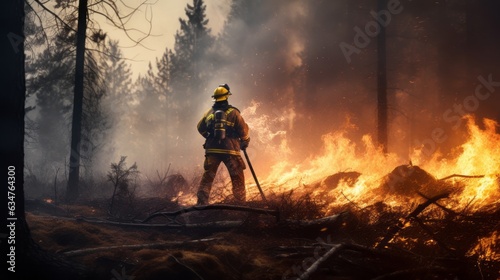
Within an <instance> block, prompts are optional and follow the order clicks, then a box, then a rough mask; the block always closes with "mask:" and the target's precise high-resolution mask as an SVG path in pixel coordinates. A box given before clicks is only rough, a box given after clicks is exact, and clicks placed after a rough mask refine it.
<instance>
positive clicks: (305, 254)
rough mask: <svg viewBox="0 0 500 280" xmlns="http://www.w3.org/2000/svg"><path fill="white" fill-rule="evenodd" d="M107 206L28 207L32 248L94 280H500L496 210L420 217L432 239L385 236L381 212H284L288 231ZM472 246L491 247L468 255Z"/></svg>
mask: <svg viewBox="0 0 500 280" xmlns="http://www.w3.org/2000/svg"><path fill="white" fill-rule="evenodd" d="M108 205H109V201H107V200H98V201H84V202H80V203H78V204H74V205H65V204H58V205H54V204H53V203H49V202H47V201H43V200H29V201H26V216H27V220H28V224H29V226H30V230H31V233H32V237H33V239H34V241H35V242H36V243H37V244H39V245H40V247H41V248H43V249H44V250H46V251H49V252H53V253H57V254H61V255H64V256H66V257H67V258H68V259H69V260H71V261H74V262H76V263H81V264H84V265H85V266H87V267H88V268H90V269H91V270H92V271H93V272H95V273H96V275H97V278H98V279H115V280H120V279H123V280H124V279H129V280H132V279H135V280H140V279H298V278H299V277H300V276H301V275H303V274H304V273H306V271H307V270H308V269H309V267H311V266H313V264H315V263H316V264H318V267H317V269H316V270H314V271H312V272H311V273H310V274H309V272H308V273H306V274H304V275H303V277H304V279H306V278H308V279H337V280H338V279H498V277H500V257H499V256H500V244H498V236H499V232H498V229H497V228H498V225H499V224H500V223H499V221H500V210H499V209H500V207H497V208H496V210H495V211H493V212H491V213H483V214H481V215H476V216H474V218H470V217H469V218H464V217H462V218H457V217H452V218H450V217H447V218H443V219H435V218H433V217H434V216H433V215H432V214H431V213H426V217H428V219H423V218H422V220H425V222H426V223H427V224H428V225H429V227H432V230H429V227H427V226H423V225H422V224H420V225H419V223H417V222H418V221H417V222H415V221H413V222H412V224H411V225H408V224H406V225H403V226H402V227H400V228H396V230H395V231H394V229H395V227H394V226H395V225H397V224H398V221H400V220H401V219H402V218H403V217H404V216H405V214H402V213H398V212H393V211H391V210H390V209H389V208H387V207H386V206H385V205H384V204H383V203H380V204H378V205H374V206H373V207H370V208H367V209H363V210H360V209H349V208H345V209H339V212H338V213H332V214H331V215H332V216H331V217H333V219H328V220H326V221H324V222H319V223H307V222H306V223H304V222H302V223H301V222H300V221H312V220H314V218H321V217H318V212H317V209H313V208H314V205H313V204H311V203H309V204H307V203H303V204H302V206H301V205H298V204H295V206H297V208H295V209H292V210H293V211H299V210H298V209H301V210H300V211H303V213H302V216H300V215H299V216H296V218H303V219H295V220H294V221H292V220H291V219H286V218H294V217H292V215H288V216H287V217H281V218H280V220H279V221H278V220H277V219H276V217H274V216H270V215H266V214H258V213H249V212H237V211H230V210H205V211H194V212H190V213H183V214H182V215H181V216H179V217H178V218H177V219H174V220H172V219H169V218H167V217H161V216H160V217H157V218H154V219H151V220H150V221H148V223H144V224H143V223H141V221H144V219H145V218H147V217H148V216H150V215H151V214H153V213H155V212H158V211H159V210H161V211H176V210H179V209H180V207H179V206H178V205H177V204H175V203H172V202H168V201H167V202H166V201H165V200H162V199H158V198H143V199H136V200H135V201H134V206H133V207H130V205H129V206H125V205H124V206H123V207H124V208H123V211H124V212H126V213H127V217H128V218H127V221H125V219H124V217H120V218H117V216H116V215H110V214H109V213H108V211H107V209H108ZM311 205H312V206H311ZM247 206H248V205H247ZM250 206H252V207H256V208H264V207H265V206H264V205H263V204H254V205H250ZM275 206H276V205H275ZM271 208H277V209H279V210H280V211H282V212H286V211H287V209H285V208H283V207H281V208H279V205H278V206H276V207H274V206H272V207H268V209H271ZM117 209H119V208H117ZM288 211H290V209H288ZM304 211H305V212H304ZM307 211H309V212H308V213H307ZM435 211H437V210H435ZM299 220H300V221H299ZM320 221H322V220H320ZM221 222H222V223H221ZM236 222H237V223H236ZM154 225H159V226H157V227H156V226H154ZM167 225H168V226H167ZM391 228H392V229H391ZM391 231H394V233H391ZM397 231H399V232H397ZM388 234H393V235H394V238H391V242H390V243H388V244H387V246H384V247H383V248H376V245H377V243H380V242H381V240H383V238H384V237H387V236H388ZM481 236H491V237H493V240H492V241H490V242H489V245H488V246H485V245H484V244H483V245H481V246H483V247H481V248H477V245H475V244H477V241H478V239H479V238H480V237H481ZM495 237H496V240H495ZM335 246H341V247H342V250H340V247H337V248H338V249H339V250H333V249H332V248H334V247H335ZM324 256H325V257H324ZM326 256H328V257H326Z"/></svg>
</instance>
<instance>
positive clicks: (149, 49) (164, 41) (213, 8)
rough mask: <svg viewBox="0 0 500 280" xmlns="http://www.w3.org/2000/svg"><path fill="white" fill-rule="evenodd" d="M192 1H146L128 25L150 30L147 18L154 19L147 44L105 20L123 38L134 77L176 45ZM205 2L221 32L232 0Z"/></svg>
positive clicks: (214, 27)
mask: <svg viewBox="0 0 500 280" xmlns="http://www.w3.org/2000/svg"><path fill="white" fill-rule="evenodd" d="M137 2H139V1H136V0H124V3H126V4H127V5H130V6H135V5H137ZM192 2H193V1H192V0H156V1H149V2H148V3H149V4H148V5H143V6H142V7H141V8H140V10H139V11H138V12H137V13H136V14H135V15H134V16H133V17H132V18H131V19H130V21H129V22H128V23H127V25H126V26H127V27H128V28H135V29H139V30H141V31H144V32H147V31H148V29H149V22H148V20H147V19H151V25H152V27H151V28H152V29H151V35H150V36H149V37H147V38H146V39H144V40H143V41H142V45H143V46H134V43H133V42H132V41H131V40H130V39H128V38H127V36H126V35H125V34H124V32H123V31H120V30H119V29H118V28H115V27H113V26H112V25H110V24H109V23H106V22H105V21H104V22H103V23H101V27H102V28H103V29H104V30H105V31H106V32H107V34H108V36H109V37H110V38H111V39H113V40H119V41H120V46H121V47H122V52H123V54H124V56H125V57H126V58H127V59H128V62H129V63H130V65H131V68H132V72H133V75H134V77H137V76H138V75H139V74H140V73H145V72H146V71H147V67H148V64H149V62H152V63H154V62H155V61H156V58H160V57H161V56H162V55H163V53H164V52H165V49H166V48H169V49H170V48H173V47H174V36H175V33H176V31H177V30H179V28H180V24H179V18H183V19H187V17H186V14H185V11H184V9H185V8H186V5H187V4H192ZM204 2H205V5H206V7H207V9H206V14H207V18H208V19H209V22H208V26H209V28H211V30H212V33H213V35H217V34H218V32H219V31H220V30H221V29H222V26H223V25H224V21H225V18H226V15H227V13H228V12H229V6H230V3H231V1H230V0H205V1H204ZM124 10H126V9H124ZM98 20H103V19H102V18H101V19H98ZM131 35H132V36H133V37H134V38H136V39H137V38H141V37H142V36H143V35H141V34H140V33H138V32H135V33H134V32H131Z"/></svg>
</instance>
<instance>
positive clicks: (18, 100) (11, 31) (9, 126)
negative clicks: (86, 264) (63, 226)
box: [0, 0, 89, 279]
mask: <svg viewBox="0 0 500 280" xmlns="http://www.w3.org/2000/svg"><path fill="white" fill-rule="evenodd" d="M0 13H1V14H0V27H1V28H0V38H1V39H0V42H1V50H2V52H1V54H0V55H1V56H2V62H1V63H0V69H1V73H0V77H2V80H1V84H0V88H1V89H2V94H0V119H1V120H2V122H0V131H1V132H2V138H1V142H0V160H1V165H0V168H1V171H0V174H1V175H0V180H2V182H3V183H4V184H5V185H7V183H8V186H6V187H7V189H6V188H5V187H4V188H3V191H4V194H3V195H2V196H1V197H2V198H3V199H2V207H5V208H4V209H3V210H2V211H1V212H2V214H3V215H2V216H3V219H2V227H1V229H0V231H1V232H0V238H1V240H0V246H1V255H2V257H1V258H2V262H3V263H4V265H5V264H7V266H3V267H2V272H1V275H2V276H0V279H84V278H87V277H86V275H89V274H88V273H87V271H86V269H85V268H83V267H82V266H80V265H78V264H74V263H71V262H69V261H67V260H66V259H64V258H63V257H61V256H60V255H56V254H51V253H48V252H46V251H44V250H42V249H41V248H40V247H39V246H38V245H37V244H36V243H35V242H34V241H33V239H32V238H31V233H30V230H29V227H28V224H27V222H26V216H25V214H24V206H25V204H24V188H23V182H24V181H23V177H24V147H23V144H24V114H25V110H24V106H25V99H26V84H25V70H24V63H25V55H24V36H23V28H24V1H19V0H7V1H3V2H2V5H1V9H0ZM9 182H10V183H9Z"/></svg>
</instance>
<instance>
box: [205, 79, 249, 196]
mask: <svg viewBox="0 0 500 280" xmlns="http://www.w3.org/2000/svg"><path fill="white" fill-rule="evenodd" d="M229 95H232V94H231V91H230V90H229V86H228V85H227V84H221V85H219V86H218V87H217V88H216V89H215V90H214V93H213V95H212V99H213V101H214V105H213V106H212V108H210V110H208V112H207V113H205V115H204V116H203V118H202V119H201V120H200V121H199V122H198V132H199V133H200V134H201V135H202V136H203V137H204V138H205V144H204V145H203V147H204V148H205V161H204V163H203V169H204V172H203V176H202V177H201V182H200V186H199V189H198V193H197V197H198V202H197V205H205V204H208V200H209V196H210V189H211V188H212V183H213V181H214V178H215V175H216V173H217V168H218V167H219V165H220V163H221V162H223V163H224V165H225V166H226V167H227V170H228V171H229V175H230V177H231V183H232V186H233V195H234V198H235V200H236V201H237V202H244V201H245V200H246V191H245V176H244V174H243V170H244V169H245V168H246V166H245V163H244V162H243V159H242V158H241V155H240V150H244V149H246V148H247V147H248V144H249V142H250V137H249V136H248V125H247V124H246V123H245V121H244V120H243V118H242V117H241V115H240V111H239V110H238V109H237V108H235V107H233V106H231V105H229V102H228V100H227V99H228V97H229Z"/></svg>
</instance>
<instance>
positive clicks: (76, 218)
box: [26, 117, 500, 279]
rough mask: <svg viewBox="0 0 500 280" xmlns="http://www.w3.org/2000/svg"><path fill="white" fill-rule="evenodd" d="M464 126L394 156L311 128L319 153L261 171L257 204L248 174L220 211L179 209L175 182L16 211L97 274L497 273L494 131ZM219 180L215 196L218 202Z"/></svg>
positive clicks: (36, 234)
mask: <svg viewBox="0 0 500 280" xmlns="http://www.w3.org/2000/svg"><path fill="white" fill-rule="evenodd" d="M466 122H467V127H468V130H467V131H468V133H467V135H468V136H467V137H466V138H465V139H464V141H463V143H462V144H461V145H460V146H459V148H457V149H456V151H455V156H454V157H448V158H446V159H445V158H444V157H440V156H438V155H434V156H433V158H431V159H428V160H425V161H424V160H422V161H420V159H419V153H418V152H419V151H415V152H414V155H413V157H412V162H411V163H410V162H408V163H405V164H397V160H396V159H395V157H393V156H391V155H390V154H389V155H384V154H382V153H381V151H379V150H378V149H377V148H376V147H375V146H374V145H373V144H372V143H371V140H370V138H369V137H364V138H363V143H364V146H363V147H361V148H360V147H356V146H355V145H354V144H353V143H352V142H351V141H349V140H348V139H347V138H346V137H345V136H344V134H343V133H332V134H328V135H325V136H324V137H323V141H324V143H325V145H324V148H323V152H324V153H323V154H321V155H318V156H317V157H314V158H310V159H308V160H306V161H304V162H303V163H298V164H293V166H292V164H291V163H289V162H282V163H280V165H277V166H273V167H272V168H271V170H272V171H271V172H270V174H268V176H267V177H266V178H265V180H263V183H262V185H263V188H264V192H265V193H266V196H267V199H268V203H264V202H262V201H260V197H259V195H258V192H257V191H256V188H255V186H254V185H253V184H252V183H251V182H250V181H248V182H247V189H248V191H249V195H250V197H251V200H250V201H249V202H248V203H247V204H246V205H244V206H234V207H233V208H231V207H220V208H217V207H218V206H214V207H212V208H211V207H199V208H192V207H190V205H191V202H192V189H189V188H190V186H187V187H186V188H187V189H184V190H183V191H181V192H179V193H178V195H177V197H176V200H171V199H166V198H145V197H144V198H140V197H136V198H135V199H134V200H133V201H120V200H119V201H118V202H116V206H115V210H114V212H113V213H110V212H109V200H108V199H101V200H93V201H82V202H81V203H79V204H78V205H62V204H57V205H54V203H53V202H51V201H49V200H46V201H27V205H26V207H27V212H28V214H27V218H28V222H29V224H30V228H31V232H32V235H33V239H34V240H35V241H36V242H37V243H38V244H39V245H40V246H41V247H42V248H44V249H45V250H47V251H50V252H54V253H58V254H61V255H64V256H65V257H67V258H68V259H70V260H71V261H74V262H77V263H83V264H85V265H86V266H87V267H88V268H90V269H91V270H92V271H93V272H94V273H96V274H97V277H98V278H100V279H132V277H133V279H296V278H298V277H302V278H301V279H306V278H309V279H498V277H500V245H499V244H498V236H499V232H498V228H499V225H500V203H499V202H498V197H499V185H500V177H499V174H500V170H499V168H500V164H499V160H500V159H499V155H500V153H499V151H498V143H499V140H500V139H499V137H500V135H499V134H498V133H497V132H496V129H497V124H496V123H495V122H493V121H490V120H487V119H486V120H483V121H482V122H481V123H476V121H475V120H474V119H473V118H472V117H469V118H467V119H466ZM286 170H287V172H285V171H286ZM273 172H275V173H273ZM278 174H281V175H280V176H278ZM224 180H227V178H225V179H224V178H222V179H221V182H220V184H219V185H216V186H215V187H214V188H215V189H217V188H218V189H219V191H220V192H221V194H220V196H218V197H219V198H218V197H215V198H214V199H213V201H211V202H212V203H214V204H215V205H226V206H227V205H230V201H228V200H226V197H227V196H226V195H225V194H224V190H223V189H224V188H223V187H224V186H225V185H227V182H224ZM188 185H189V184H188ZM226 189H227V186H226ZM172 201H173V202H172ZM148 217H149V218H148ZM120 277H121V278H120ZM126 277H129V278H126Z"/></svg>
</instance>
